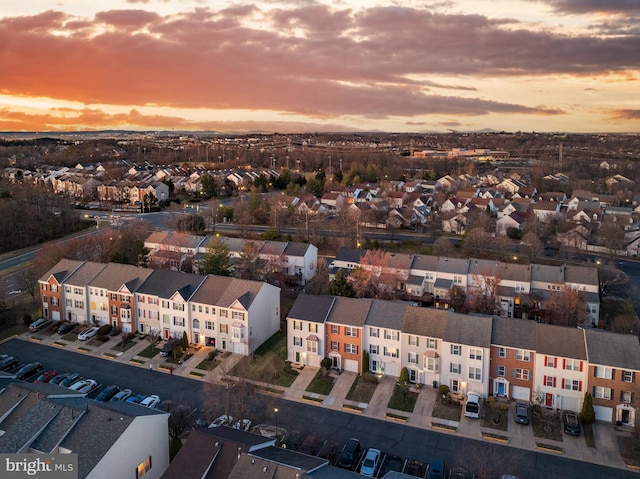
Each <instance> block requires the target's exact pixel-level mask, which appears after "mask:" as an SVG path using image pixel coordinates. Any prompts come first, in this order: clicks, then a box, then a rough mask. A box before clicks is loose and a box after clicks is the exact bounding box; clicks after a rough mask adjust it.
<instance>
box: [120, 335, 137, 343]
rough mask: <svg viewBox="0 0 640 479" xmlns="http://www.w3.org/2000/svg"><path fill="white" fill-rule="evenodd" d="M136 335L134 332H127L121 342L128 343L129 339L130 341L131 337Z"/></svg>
mask: <svg viewBox="0 0 640 479" xmlns="http://www.w3.org/2000/svg"><path fill="white" fill-rule="evenodd" d="M135 337H136V333H127V334H126V336H125V337H124V338H123V339H122V342H123V343H128V342H129V341H132V340H133V338H135Z"/></svg>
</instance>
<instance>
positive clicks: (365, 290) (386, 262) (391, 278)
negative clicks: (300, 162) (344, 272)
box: [349, 249, 406, 299]
mask: <svg viewBox="0 0 640 479" xmlns="http://www.w3.org/2000/svg"><path fill="white" fill-rule="evenodd" d="M391 260H392V257H391V255H390V254H389V253H387V252H385V251H383V250H375V249H370V250H368V251H367V252H366V253H365V255H364V256H363V257H362V259H361V260H360V266H359V267H357V268H355V269H354V270H353V271H352V272H351V274H350V275H349V281H351V283H352V285H353V289H354V290H355V292H356V296H357V297H360V298H378V299H393V298H395V297H396V296H397V289H398V285H399V284H398V283H399V282H401V281H406V272H405V271H401V270H398V269H397V268H394V267H392V266H391Z"/></svg>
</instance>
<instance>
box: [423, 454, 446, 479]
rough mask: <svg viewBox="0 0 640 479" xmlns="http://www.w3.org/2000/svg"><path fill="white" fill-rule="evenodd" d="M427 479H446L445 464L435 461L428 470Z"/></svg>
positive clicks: (439, 460)
mask: <svg viewBox="0 0 640 479" xmlns="http://www.w3.org/2000/svg"><path fill="white" fill-rule="evenodd" d="M427 479H444V462H443V461H442V459H434V460H433V461H431V464H430V465H429V469H428V470H427Z"/></svg>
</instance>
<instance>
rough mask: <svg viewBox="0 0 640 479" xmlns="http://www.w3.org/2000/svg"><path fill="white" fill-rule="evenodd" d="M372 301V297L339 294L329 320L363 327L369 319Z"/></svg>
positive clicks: (329, 321)
mask: <svg viewBox="0 0 640 479" xmlns="http://www.w3.org/2000/svg"><path fill="white" fill-rule="evenodd" d="M371 302H372V301H371V300H370V299H356V298H344V297H341V296H337V297H336V301H335V303H334V305H333V308H332V309H331V313H330V314H329V317H328V318H327V322H328V323H336V324H344V325H347V326H358V327H362V326H364V324H365V322H366V320H367V315H368V314H369V309H370V308H371Z"/></svg>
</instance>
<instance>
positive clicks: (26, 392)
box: [0, 379, 169, 479]
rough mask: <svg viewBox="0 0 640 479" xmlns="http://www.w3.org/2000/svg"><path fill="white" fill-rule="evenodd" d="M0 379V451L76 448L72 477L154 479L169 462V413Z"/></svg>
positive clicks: (45, 451) (54, 387) (42, 451)
mask: <svg viewBox="0 0 640 479" xmlns="http://www.w3.org/2000/svg"><path fill="white" fill-rule="evenodd" d="M1 383H2V384H0V429H2V431H3V434H2V436H1V437H0V452H2V453H4V454H16V453H25V452H35V453H39V454H41V455H43V456H45V455H48V454H77V458H78V469H77V470H75V471H74V474H76V476H75V477H80V478H87V479H112V478H114V477H143V476H144V478H145V479H147V478H151V479H158V478H160V477H161V476H162V474H163V473H164V472H165V470H166V469H167V468H168V467H169V433H168V418H169V413H166V412H164V411H161V410H159V409H154V408H146V407H140V406H138V405H135V404H130V403H126V402H116V403H114V402H96V401H94V400H92V399H89V398H85V397H84V394H78V393H74V392H73V391H69V390H68V389H66V388H63V387H61V386H57V385H54V384H48V383H45V384H31V383H25V382H22V381H15V380H13V379H3V380H2V381H1Z"/></svg>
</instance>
